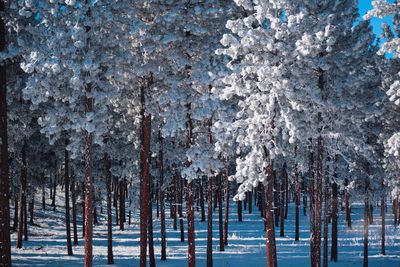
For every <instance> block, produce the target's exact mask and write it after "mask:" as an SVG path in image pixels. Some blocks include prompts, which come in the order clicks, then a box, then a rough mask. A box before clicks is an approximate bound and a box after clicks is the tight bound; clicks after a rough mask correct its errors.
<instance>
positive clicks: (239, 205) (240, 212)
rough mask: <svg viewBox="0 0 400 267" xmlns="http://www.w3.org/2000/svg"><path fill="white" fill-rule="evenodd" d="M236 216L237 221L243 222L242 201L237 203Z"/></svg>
mask: <svg viewBox="0 0 400 267" xmlns="http://www.w3.org/2000/svg"><path fill="white" fill-rule="evenodd" d="M239 187H240V184H238V188H239ZM237 215H238V221H239V222H242V221H243V216H242V201H240V200H238V201H237Z"/></svg>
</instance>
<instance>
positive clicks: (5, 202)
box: [0, 0, 11, 266]
mask: <svg viewBox="0 0 400 267" xmlns="http://www.w3.org/2000/svg"><path fill="white" fill-rule="evenodd" d="M3 11H5V6H4V1H3V0H0V12H3ZM5 49H6V28H5V22H4V21H3V19H2V18H0V52H3V51H4V50H5ZM6 68H7V67H6V64H1V65H0V225H1V227H0V265H1V266H11V240H10V203H9V200H10V177H9V166H8V134H7V86H6Z"/></svg>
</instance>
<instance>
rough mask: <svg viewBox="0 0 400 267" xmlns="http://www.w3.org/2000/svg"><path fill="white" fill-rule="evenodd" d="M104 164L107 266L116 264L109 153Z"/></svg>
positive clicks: (105, 156)
mask: <svg viewBox="0 0 400 267" xmlns="http://www.w3.org/2000/svg"><path fill="white" fill-rule="evenodd" d="M103 163H104V176H105V180H106V188H107V264H114V255H113V237H112V205H111V171H110V169H111V162H110V157H109V155H108V154H107V153H105V154H104V158H103Z"/></svg>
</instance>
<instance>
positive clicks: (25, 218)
mask: <svg viewBox="0 0 400 267" xmlns="http://www.w3.org/2000/svg"><path fill="white" fill-rule="evenodd" d="M24 204H25V205H24V241H28V214H27V203H26V195H25V201H24Z"/></svg>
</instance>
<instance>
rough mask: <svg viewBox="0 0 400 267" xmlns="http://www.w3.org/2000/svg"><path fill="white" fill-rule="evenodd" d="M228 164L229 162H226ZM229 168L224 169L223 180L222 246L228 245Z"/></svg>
mask: <svg viewBox="0 0 400 267" xmlns="http://www.w3.org/2000/svg"><path fill="white" fill-rule="evenodd" d="M228 164H229V161H228ZM229 175H230V174H229V166H227V167H226V179H225V220H224V245H228V225H229V200H230V196H229Z"/></svg>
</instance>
